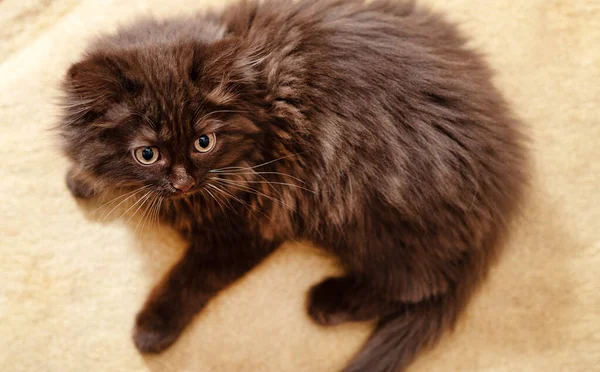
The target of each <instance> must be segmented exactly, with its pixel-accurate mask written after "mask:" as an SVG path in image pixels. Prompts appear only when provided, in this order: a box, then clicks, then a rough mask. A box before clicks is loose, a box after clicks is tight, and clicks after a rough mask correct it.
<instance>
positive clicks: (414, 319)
mask: <svg viewBox="0 0 600 372" xmlns="http://www.w3.org/2000/svg"><path fill="white" fill-rule="evenodd" d="M464 44H465V41H464V40H463V38H462V37H461V36H460V35H459V34H458V33H457V31H456V29H455V28H454V27H453V26H452V25H450V24H448V23H447V22H445V21H444V20H443V19H442V18H441V17H440V16H439V15H436V14H432V13H431V12H429V11H426V10H423V9H420V8H416V7H415V6H414V5H413V4H412V3H407V2H394V1H391V0H380V1H373V2H370V3H368V4H365V3H364V2H363V1H359V0H356V1H339V0H326V1H300V2H298V3H292V2H290V1H271V2H268V3H267V4H264V5H258V4H256V3H254V2H248V3H240V4H236V5H233V6H230V7H228V8H226V9H225V11H224V12H223V13H214V14H212V13H209V14H205V15H199V16H196V17H191V18H181V19H173V20H169V21H164V22H158V21H153V20H147V21H140V22H138V23H136V24H134V25H133V26H131V27H129V28H125V29H123V30H121V31H120V32H119V33H117V34H116V35H112V36H105V37H103V38H101V39H100V40H99V41H97V42H96V43H95V44H94V45H93V46H92V47H91V49H90V50H89V51H88V53H87V54H86V56H85V57H84V58H83V59H82V61H81V62H79V63H77V64H75V65H73V66H72V67H71V69H70V70H69V72H68V75H67V78H66V80H65V84H64V89H65V92H66V97H67V98H66V107H65V115H64V119H63V121H62V123H61V126H60V130H61V134H62V137H63V139H64V141H63V143H64V149H65V152H66V154H67V155H68V156H69V157H70V158H71V159H72V160H73V163H74V166H73V169H72V170H71V171H70V173H69V176H68V185H69V187H70V189H71V191H73V193H74V194H75V195H76V196H81V197H91V196H93V195H96V194H98V193H102V192H105V191H107V190H115V189H119V190H128V189H130V190H133V188H139V187H141V186H147V185H150V186H149V188H148V189H145V190H149V191H151V193H150V194H148V195H149V196H147V198H148V199H147V200H151V201H150V202H149V203H148V204H149V205H150V206H151V207H155V208H158V206H159V203H158V201H159V200H160V201H162V203H161V204H160V216H161V218H162V220H163V221H164V222H166V223H169V224H171V225H173V226H174V227H175V228H177V229H178V230H179V231H181V232H182V234H183V235H184V236H185V237H187V238H188V239H189V242H190V247H189V249H188V251H187V253H186V255H185V257H184V258H183V259H182V260H181V262H179V263H178V264H177V265H176V266H175V267H174V268H173V269H172V270H171V271H170V273H169V274H168V275H167V276H166V277H165V278H164V279H163V280H162V281H161V283H160V284H159V285H158V286H157V287H156V288H155V289H154V290H153V291H152V294H151V296H150V297H149V299H148V301H147V303H146V305H145V307H144V308H143V310H142V311H141V312H140V313H139V315H138V317H137V321H136V328H135V332H134V341H135V344H136V346H137V347H138V348H139V350H140V351H142V352H160V351H162V350H164V349H165V348H167V347H168V346H170V345H171V344H172V343H173V342H174V341H175V340H176V339H177V337H178V336H179V334H180V333H181V332H182V330H183V329H184V328H185V326H186V325H187V324H188V323H189V322H190V320H191V319H192V318H193V317H194V315H195V314H197V313H198V312H199V311H200V310H201V309H202V308H203V307H204V306H205V305H206V304H207V302H208V301H210V299H211V298H212V297H213V296H214V295H215V294H217V293H218V292H219V291H221V290H223V289H224V288H226V287H227V286H228V285H229V284H231V283H232V282H234V281H235V280H237V279H238V278H240V277H241V276H242V275H244V274H245V273H247V272H248V271H249V270H251V269H252V267H253V266H255V265H256V264H257V263H258V262H260V261H261V260H263V259H264V258H265V257H266V256H267V255H269V254H270V253H271V252H272V251H273V250H274V249H276V248H277V247H278V246H279V245H280V244H281V243H282V242H284V241H286V240H290V239H305V240H310V241H312V242H314V243H316V244H318V245H319V246H321V247H323V249H326V250H328V251H329V252H331V253H333V254H335V255H337V256H338V257H339V259H340V261H341V263H342V265H343V266H344V267H345V269H346V270H347V274H346V275H345V276H343V277H339V278H330V279H327V280H325V281H324V282H322V283H321V284H319V285H316V286H315V287H314V288H313V289H312V290H311V291H310V294H309V302H308V312H309V314H310V315H311V316H312V317H313V318H314V319H315V321H317V322H318V323H320V324H323V325H333V324H338V323H340V322H346V321H362V320H369V319H378V327H377V329H376V330H375V332H374V333H373V335H372V337H371V339H370V340H369V341H368V342H367V344H366V346H365V348H364V349H363V350H362V351H361V352H360V353H359V354H358V355H357V356H356V358H355V359H354V360H353V361H352V362H351V364H350V365H349V366H348V367H347V368H346V371H348V372H350V371H369V372H383V371H390V372H391V371H397V370H402V369H404V368H405V367H406V366H407V365H408V364H409V363H410V362H411V361H412V360H413V359H414V357H415V356H416V355H417V353H418V352H419V351H420V350H421V349H423V348H425V347H429V346H431V345H432V344H434V343H435V342H436V340H438V338H439V337H440V335H441V334H442V332H443V331H444V330H447V329H450V328H452V326H453V325H454V324H455V322H456V319H457V316H458V315H459V313H460V312H461V311H462V310H463V308H464V307H465V305H466V303H467V301H468V299H469V297H470V296H471V294H472V293H473V291H474V289H475V288H476V286H477V285H478V283H480V281H481V280H482V278H483V277H484V276H485V274H486V273H487V271H488V268H489V266H490V264H491V262H492V261H493V260H494V258H495V257H496V255H497V253H498V252H497V250H498V247H499V244H498V243H499V239H500V238H501V237H502V236H503V234H504V233H505V230H506V226H507V221H508V220H509V219H510V217H511V216H512V215H513V214H514V212H515V209H516V207H517V204H518V201H519V199H520V196H521V194H522V186H523V183H524V172H525V166H524V164H525V152H524V149H523V146H522V137H521V135H520V128H519V123H518V122H517V121H515V120H514V119H513V117H512V116H511V114H510V112H509V111H508V110H507V108H506V104H505V101H504V100H503V98H502V97H501V96H500V95H499V93H498V92H497V90H496V89H495V88H494V87H493V86H492V84H491V82H490V70H489V69H488V67H486V65H485V64H484V62H483V61H482V58H480V56H479V55H477V54H476V53H474V52H472V51H470V50H468V49H467V48H465V46H464ZM207 133H216V135H217V142H216V143H217V145H216V147H215V149H214V150H213V151H212V152H210V153H207V154H199V153H197V152H194V151H193V145H192V142H193V141H194V140H195V139H196V138H197V137H198V136H199V135H200V134H207ZM140 144H143V145H152V146H157V147H159V148H160V151H161V156H162V158H161V161H160V162H158V163H156V164H155V165H152V166H141V165H140V164H138V163H137V162H136V161H135V160H134V159H133V157H132V156H131V151H130V150H131V149H132V148H134V147H136V146H139V145H140ZM233 167H236V168H233ZM219 169H220V171H215V170H219ZM182 183H184V184H186V185H188V186H189V185H191V184H195V186H194V187H193V188H192V190H190V192H188V193H183V194H181V193H179V192H178V190H177V188H180V187H179V186H178V185H180V184H182ZM217 188H218V189H219V190H217ZM140 195H141V194H138V196H140Z"/></svg>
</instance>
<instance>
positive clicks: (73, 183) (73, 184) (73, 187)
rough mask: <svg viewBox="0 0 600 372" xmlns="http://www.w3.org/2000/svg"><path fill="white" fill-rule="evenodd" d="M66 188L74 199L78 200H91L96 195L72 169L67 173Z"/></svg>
mask: <svg viewBox="0 0 600 372" xmlns="http://www.w3.org/2000/svg"><path fill="white" fill-rule="evenodd" d="M67 188H69V191H71V194H73V196H74V197H76V198H80V199H91V198H93V197H94V196H95V195H96V192H95V191H94V189H93V188H92V187H90V186H89V185H88V184H87V183H85V182H84V181H83V180H82V179H81V177H80V176H79V173H78V172H77V171H76V170H75V169H73V168H71V169H70V170H69V172H68V173H67Z"/></svg>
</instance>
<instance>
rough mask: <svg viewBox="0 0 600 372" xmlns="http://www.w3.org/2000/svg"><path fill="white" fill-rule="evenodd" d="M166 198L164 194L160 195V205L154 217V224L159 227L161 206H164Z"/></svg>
mask: <svg viewBox="0 0 600 372" xmlns="http://www.w3.org/2000/svg"><path fill="white" fill-rule="evenodd" d="M164 200H165V197H164V196H161V197H160V200H159V202H158V206H157V207H156V212H155V213H154V215H153V219H154V222H153V223H154V226H156V227H157V228H158V227H159V226H160V208H161V207H162V203H163V201H164Z"/></svg>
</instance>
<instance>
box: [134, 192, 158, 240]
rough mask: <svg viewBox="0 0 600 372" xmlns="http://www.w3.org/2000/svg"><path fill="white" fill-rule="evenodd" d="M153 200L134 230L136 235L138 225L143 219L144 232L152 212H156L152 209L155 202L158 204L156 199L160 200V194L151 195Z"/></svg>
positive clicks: (141, 231) (142, 230)
mask: <svg viewBox="0 0 600 372" xmlns="http://www.w3.org/2000/svg"><path fill="white" fill-rule="evenodd" d="M151 199H152V201H151V202H150V204H149V205H148V208H146V210H145V211H144V213H143V214H142V218H141V220H140V221H139V222H138V224H137V225H136V226H135V230H134V231H133V234H134V235H135V233H136V231H137V229H138V226H139V225H140V222H142V221H143V223H142V229H141V230H140V233H143V232H144V229H145V228H146V222H148V220H149V218H150V216H151V215H152V212H154V211H153V210H152V208H153V207H154V204H156V201H157V200H158V196H156V195H153V196H152V197H151Z"/></svg>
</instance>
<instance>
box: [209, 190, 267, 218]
mask: <svg viewBox="0 0 600 372" xmlns="http://www.w3.org/2000/svg"><path fill="white" fill-rule="evenodd" d="M208 186H210V187H212V188H213V189H215V190H217V191H219V192H221V193H223V194H225V195H228V196H230V197H232V198H233V199H235V200H237V201H238V202H240V203H241V204H242V205H243V206H244V207H246V209H247V210H248V212H250V214H251V215H252V217H254V218H255V219H256V220H257V221H258V218H257V217H256V215H255V214H254V212H252V209H251V207H252V206H251V205H250V204H248V203H246V202H245V201H243V200H241V199H239V198H238V197H236V196H235V195H233V194H231V193H230V192H228V191H225V190H222V189H220V188H219V187H217V186H215V185H211V184H208ZM225 200H227V199H225ZM256 211H257V212H259V213H260V214H262V215H263V216H265V217H266V218H268V219H269V220H271V217H269V216H267V215H266V214H265V213H264V212H263V211H261V210H258V209H257V210H256ZM271 221H272V220H271Z"/></svg>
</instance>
